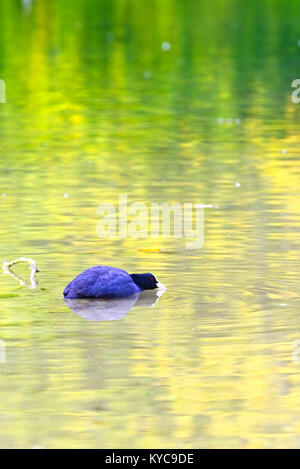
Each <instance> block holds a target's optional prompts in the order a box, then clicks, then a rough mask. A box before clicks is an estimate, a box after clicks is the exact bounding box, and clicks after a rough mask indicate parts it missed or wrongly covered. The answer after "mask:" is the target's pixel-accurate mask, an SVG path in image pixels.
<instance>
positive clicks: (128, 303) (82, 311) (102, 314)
mask: <svg viewBox="0 0 300 469" xmlns="http://www.w3.org/2000/svg"><path fill="white" fill-rule="evenodd" d="M164 292H165V289H162V290H146V291H143V292H141V293H137V294H136V295H133V296H129V297H126V298H118V299H111V300H104V299H103V300H100V299H94V298H81V299H75V300H73V299H72V300H71V299H67V298H65V299H64V302H65V304H66V305H67V306H68V307H69V308H70V309H71V310H72V311H74V312H75V313H76V314H78V316H81V317H83V318H84V319H88V320H90V321H118V320H119V319H122V318H124V316H125V315H126V314H127V313H128V312H129V311H130V310H131V309H132V308H133V307H137V306H143V307H146V308H151V307H153V306H155V305H156V304H157V302H158V300H159V298H160V296H161V295H162V294H163V293H164Z"/></svg>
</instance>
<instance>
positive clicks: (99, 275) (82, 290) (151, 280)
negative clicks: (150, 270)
mask: <svg viewBox="0 0 300 469" xmlns="http://www.w3.org/2000/svg"><path fill="white" fill-rule="evenodd" d="M161 287H163V285H162V284H161V283H160V282H158V281H157V279H156V278H155V276H154V275H153V274H128V273H127V272H126V271H125V270H122V269H119V268H117V267H108V266H105V265H97V266H95V267H90V268H89V269H87V270H85V271H84V272H82V273H81V274H79V275H78V276H77V277H76V278H74V280H72V282H71V283H69V285H67V286H66V288H65V290H64V297H65V298H70V299H75V298H103V299H109V298H125V297H126V296H131V295H135V294H136V293H139V292H141V291H143V290H154V289H155V288H161ZM163 288H164V287H163Z"/></svg>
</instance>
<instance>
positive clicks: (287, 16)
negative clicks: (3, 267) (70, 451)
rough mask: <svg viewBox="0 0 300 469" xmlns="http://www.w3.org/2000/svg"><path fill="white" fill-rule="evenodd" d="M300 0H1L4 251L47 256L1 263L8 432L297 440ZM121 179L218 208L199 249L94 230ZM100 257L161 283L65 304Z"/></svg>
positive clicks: (136, 191)
mask: <svg viewBox="0 0 300 469" xmlns="http://www.w3.org/2000/svg"><path fill="white" fill-rule="evenodd" d="M299 15H300V4H299V2H297V1H295V0H291V1H289V2H285V1H283V0H276V1H274V2H269V1H266V0H253V1H251V2H239V1H237V0H228V1H222V0H218V1H217V2H209V1H204V0H202V1H192V0H186V1H184V2H182V1H179V0H163V1H161V2H150V1H149V2H148V1H144V2H140V1H138V0H100V1H95V0H73V1H72V5H71V3H70V2H69V1H67V0H52V1H51V2H49V1H47V0H34V1H30V0H26V1H25V0H23V1H21V0H20V1H19V0H2V1H1V4H0V31H1V35H0V79H2V80H3V81H4V83H5V88H6V89H5V98H6V99H5V101H6V102H5V103H4V102H2V103H0V123H1V125H0V259H4V260H6V261H10V260H12V259H15V258H18V257H20V256H28V257H31V258H33V259H35V260H36V262H37V266H38V268H39V269H40V273H38V274H37V280H38V281H39V285H38V286H37V288H35V289H29V288H28V287H26V286H25V287H24V286H21V285H20V284H19V282H18V281H17V280H16V279H15V278H12V277H11V276H9V275H1V281H0V311H1V313H0V346H1V347H0V348H1V353H0V358H1V359H0V423H1V425H0V447H2V448H111V447H113V448H218V447H223V448H253V447H256V448H279V447H286V448H299V447H300V407H299V402H300V297H299V292H300V275H299V272H300V237H299V233H300V198H299V197H300V184H299V181H300V149H299V124H300V121H299V119H300V104H299V105H297V104H296V103H294V102H293V101H292V99H291V96H292V92H293V88H292V87H291V84H292V81H293V80H295V79H297V78H300V76H299V73H300V70H299V58H300V47H299V46H300V42H299V41H300V32H299V24H298V23H299ZM120 195H126V197H127V200H128V203H135V202H143V203H144V204H146V206H147V207H150V205H151V204H152V203H160V204H162V203H167V204H172V203H179V204H184V203H192V204H194V205H195V204H200V205H201V204H204V205H207V206H208V207H207V208H205V209H204V221H203V223H204V227H203V228H204V243H203V245H202V246H201V248H198V249H187V248H186V240H185V239H184V238H175V237H174V236H170V237H169V238H168V237H162V236H159V237H157V238H153V237H144V238H140V237H136V238H134V237H130V236H128V237H124V238H119V237H116V236H115V237H109V238H101V237H99V235H98V233H97V225H98V223H99V220H100V217H99V213H97V207H98V206H99V204H104V203H108V204H113V205H116V204H117V203H118V200H119V196H120ZM97 264H103V265H112V266H117V267H121V268H123V269H125V270H127V271H128V272H130V273H133V272H152V273H154V274H155V275H156V276H157V278H158V279H159V280H160V281H161V282H162V283H163V284H164V285H165V286H166V287H167V290H166V291H165V292H164V294H163V295H162V296H161V297H160V298H159V299H157V298H152V297H151V298H150V297H143V298H138V299H137V301H136V302H135V301H133V302H132V303H131V302H130V301H129V302H128V303H126V304H122V305H121V306H120V305H117V307H116V308H115V307H111V306H110V305H104V306H103V308H104V309H105V311H103V308H102V306H100V309H99V308H97V305H96V306H95V308H93V306H92V307H85V305H83V306H82V305H81V306H80V305H79V306H78V305H77V306H76V305H74V304H73V305H71V306H72V307H71V306H70V305H68V304H66V303H65V302H64V299H63V296H62V292H63V289H64V287H65V286H66V285H67V283H69V282H70V280H72V279H73V278H74V277H75V276H76V275H78V274H79V273H80V272H82V271H83V270H84V269H86V268H87V267H90V266H93V265H97ZM14 271H15V272H16V273H17V274H18V275H20V276H22V278H25V279H27V280H28V279H29V270H28V268H27V267H24V266H21V265H19V266H16V268H15V269H14ZM156 300H157V301H156ZM101 308H102V309H101ZM298 352H299V353H298Z"/></svg>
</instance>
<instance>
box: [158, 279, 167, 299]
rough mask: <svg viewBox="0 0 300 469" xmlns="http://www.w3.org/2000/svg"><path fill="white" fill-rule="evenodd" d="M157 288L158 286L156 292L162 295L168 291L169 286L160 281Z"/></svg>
mask: <svg viewBox="0 0 300 469" xmlns="http://www.w3.org/2000/svg"><path fill="white" fill-rule="evenodd" d="M156 288H157V292H156V294H157V296H161V295H162V294H163V293H164V292H165V291H166V289H167V287H165V286H164V285H163V284H162V283H160V282H157V286H156Z"/></svg>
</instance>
